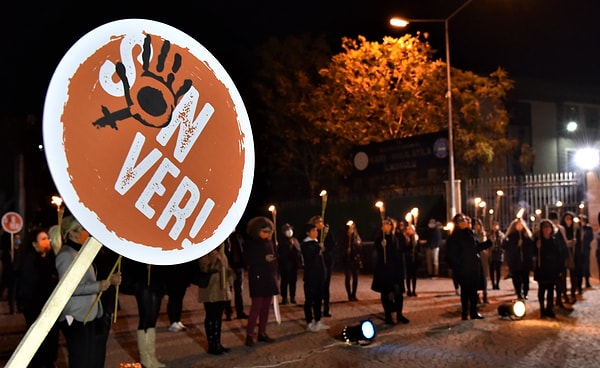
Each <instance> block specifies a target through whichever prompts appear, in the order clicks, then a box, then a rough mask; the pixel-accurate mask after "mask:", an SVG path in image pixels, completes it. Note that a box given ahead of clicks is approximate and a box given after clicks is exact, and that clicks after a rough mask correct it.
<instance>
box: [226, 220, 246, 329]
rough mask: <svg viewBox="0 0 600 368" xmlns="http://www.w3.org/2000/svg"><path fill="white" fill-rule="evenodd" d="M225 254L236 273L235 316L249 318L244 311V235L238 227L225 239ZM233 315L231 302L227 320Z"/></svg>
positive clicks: (227, 306)
mask: <svg viewBox="0 0 600 368" xmlns="http://www.w3.org/2000/svg"><path fill="white" fill-rule="evenodd" d="M225 255H226V256H227V261H228V262H229V266H230V267H231V268H232V269H233V271H234V273H235V279H234V280H233V304H234V306H235V318H237V319H248V315H247V314H246V313H245V312H244V274H245V273H246V264H245V263H244V237H243V236H242V234H240V233H239V232H238V231H237V229H234V230H233V232H232V233H231V234H229V236H228V237H227V239H225ZM232 315H233V308H232V306H231V303H229V305H226V306H225V320H226V321H230V320H231V316H232Z"/></svg>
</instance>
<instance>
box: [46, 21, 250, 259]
mask: <svg viewBox="0 0 600 368" xmlns="http://www.w3.org/2000/svg"><path fill="white" fill-rule="evenodd" d="M43 133H44V147H45V150H46V158H47V160H48V165H49V167H50V171H51V173H52V177H53V179H54V182H55V184H56V186H57V188H58V190H59V192H60V194H61V196H62V197H63V199H64V201H65V204H66V205H67V207H68V208H69V210H70V211H71V213H72V214H73V215H74V216H75V217H76V218H77V219H78V220H79V221H80V222H81V224H82V225H83V226H84V227H85V228H86V229H87V230H88V231H89V232H90V234H92V236H94V238H96V239H97V240H98V241H100V242H101V243H103V244H104V245H105V246H108V247H109V248H111V249H112V250H114V251H115V252H117V253H119V254H121V255H123V256H125V257H128V258H131V259H135V260H137V261H140V262H144V263H150V264H176V263H183V262H186V261H189V260H192V259H196V258H198V257H201V256H203V255H205V254H206V253H208V252H209V251H211V250H212V249H214V248H216V247H217V246H218V245H219V244H220V243H221V242H222V241H223V240H224V239H225V238H226V237H227V236H228V235H229V234H230V233H231V231H232V230H233V229H234V228H235V226H236V225H237V223H238V222H239V220H240V218H241V216H242V214H243V212H244V210H245V207H246V205H247V203H248V199H249V197H250V191H251V187H252V179H253V173H254V144H253V140H252V131H251V128H250V122H249V119H248V114H247V112H246V109H245V107H244V104H243V101H242V99H241V97H240V95H239V93H238V91H237V89H236V87H235V85H234V83H233V81H232V80H231V79H230V77H229V75H228V74H227V72H226V71H225V70H224V69H223V67H222V66H221V64H220V63H219V62H218V61H217V60H216V59H215V58H214V57H213V56H212V55H211V54H210V53H209V52H208V51H207V50H206V49H205V48H204V47H203V46H202V45H200V44H199V43H198V42H197V41H195V40H194V39H193V38H191V37H189V36H188V35H186V34H185V33H183V32H181V31H179V30H177V29H175V28H173V27H171V26H169V25H166V24H162V23H159V22H155V21H150V20H144V19H125V20H118V21H115V22H111V23H107V24H105V25H102V26H100V27H98V28H96V29H94V30H93V31H91V32H89V33H88V34H86V35H85V36H83V37H82V38H81V39H80V40H79V41H77V42H76V43H75V44H74V45H73V46H72V47H71V49H70V50H69V51H68V52H67V53H66V54H65V56H64V57H63V59H62V60H61V62H60V63H59V65H58V67H57V68H56V70H55V72H54V75H53V77H52V80H51V81H50V86H49V88H48V92H47V96H46V101H45V105H44V125H43Z"/></svg>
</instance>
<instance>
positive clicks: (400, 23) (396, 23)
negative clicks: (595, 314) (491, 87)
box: [390, 0, 473, 218]
mask: <svg viewBox="0 0 600 368" xmlns="http://www.w3.org/2000/svg"><path fill="white" fill-rule="evenodd" d="M471 1H473V0H467V1H465V2H464V3H463V4H462V5H461V6H460V7H459V8H458V9H456V10H455V11H454V12H453V13H452V14H450V15H449V16H448V17H447V18H446V19H402V18H397V17H394V18H392V19H390V25H391V26H393V27H406V26H407V25H408V24H409V23H410V22H414V23H444V33H445V38H446V84H447V92H446V99H447V100H448V171H449V173H448V174H449V180H450V218H453V217H454V215H456V212H457V207H458V206H457V203H456V193H455V190H456V184H455V182H454V180H455V176H454V136H453V134H454V133H453V127H452V80H451V71H450V34H449V32H448V22H449V21H450V19H452V18H454V16H455V15H456V14H458V13H459V12H460V11H461V10H463V9H464V7H465V6H467V5H469V3H470V2H471Z"/></svg>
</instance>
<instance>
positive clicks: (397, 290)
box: [371, 217, 409, 325]
mask: <svg viewBox="0 0 600 368" xmlns="http://www.w3.org/2000/svg"><path fill="white" fill-rule="evenodd" d="M393 227H394V222H393V220H392V219H391V218H389V217H387V218H385V219H384V220H383V223H382V225H381V233H380V234H378V235H377V236H376V237H375V253H376V256H375V257H376V258H375V259H376V260H375V272H374V273H373V282H372V284H371V290H373V291H376V292H378V293H379V294H380V298H381V305H382V306H383V313H384V320H385V324H386V325H393V324H394V320H393V319H392V313H394V312H395V313H396V320H397V321H398V323H408V322H409V320H408V318H406V317H405V316H404V315H403V313H402V312H403V307H404V296H403V294H404V275H405V268H404V262H403V259H402V252H403V249H401V248H400V242H399V241H398V237H397V236H396V234H394V231H393V230H394V229H393Z"/></svg>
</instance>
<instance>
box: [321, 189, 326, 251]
mask: <svg viewBox="0 0 600 368" xmlns="http://www.w3.org/2000/svg"><path fill="white" fill-rule="evenodd" d="M319 196H321V219H322V220H323V225H324V226H323V230H321V239H320V241H321V244H323V243H324V242H325V236H326V233H327V230H326V229H327V225H325V208H326V207H327V191H326V190H325V189H323V190H322V191H321V193H320V194H319Z"/></svg>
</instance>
